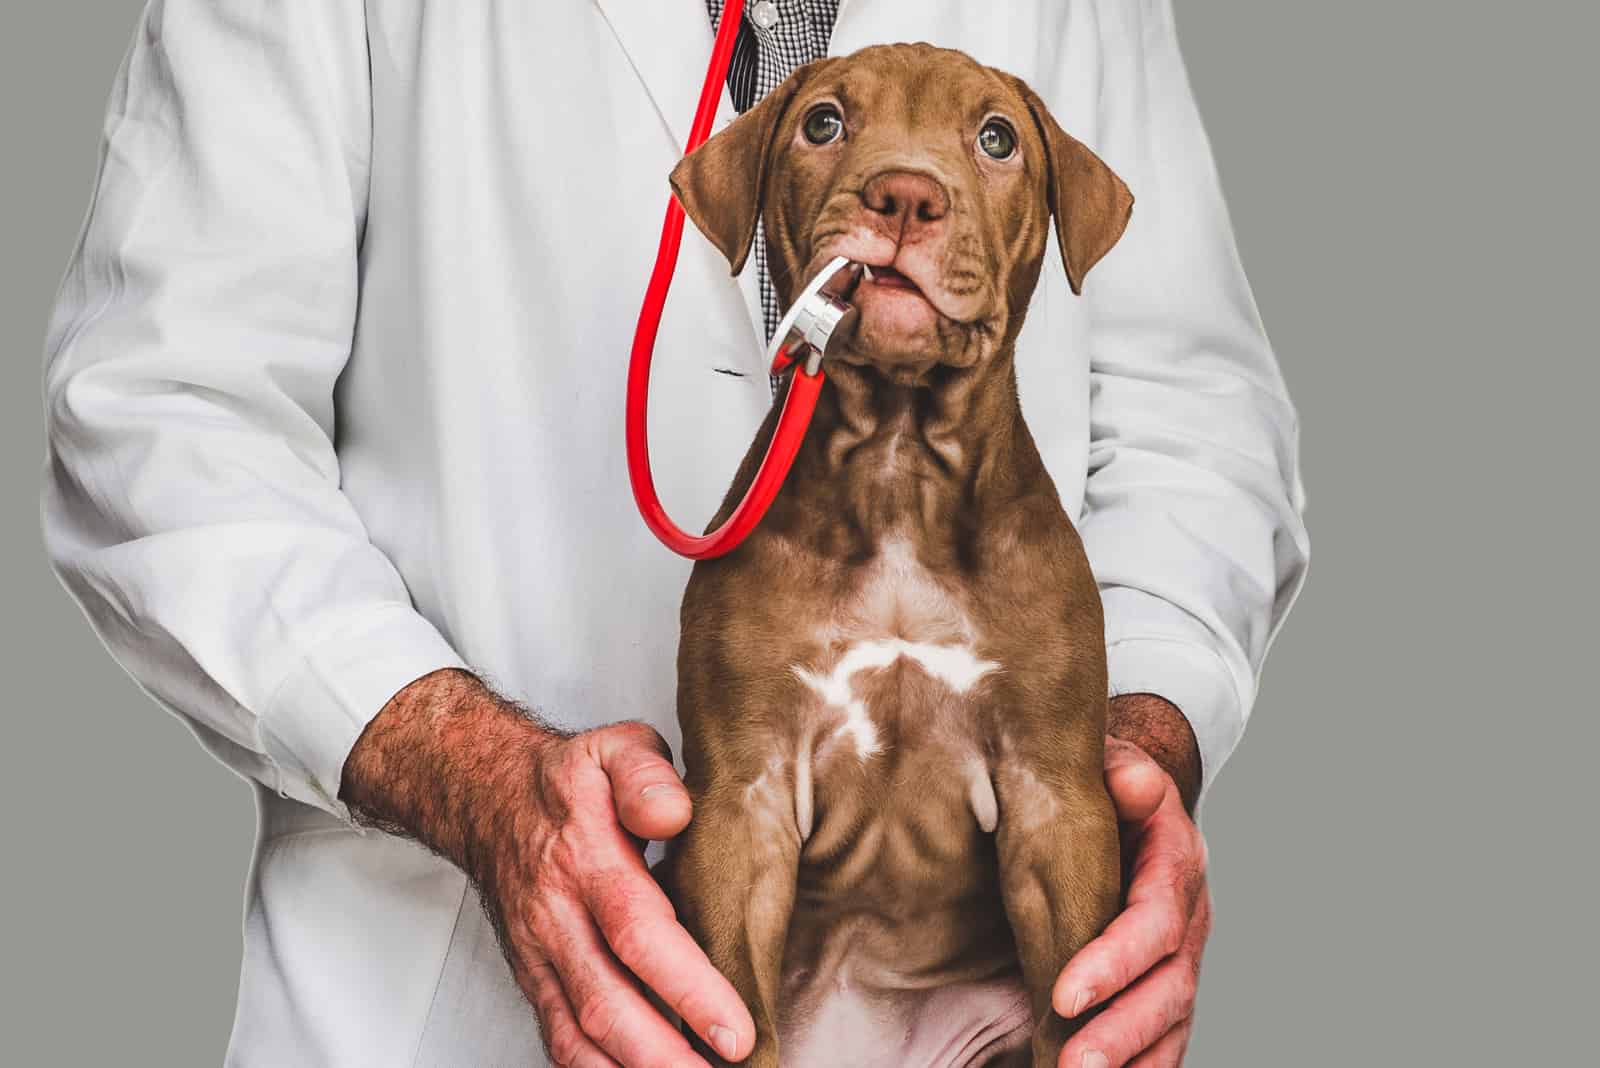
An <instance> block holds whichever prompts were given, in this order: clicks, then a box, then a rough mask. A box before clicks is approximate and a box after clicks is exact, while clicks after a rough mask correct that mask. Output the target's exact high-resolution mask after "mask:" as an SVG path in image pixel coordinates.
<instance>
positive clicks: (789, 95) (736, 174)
mask: <svg viewBox="0 0 1600 1068" xmlns="http://www.w3.org/2000/svg"><path fill="white" fill-rule="evenodd" d="M809 66H810V65H807V66H806V67H801V68H800V69H799V70H796V71H795V72H794V73H793V74H791V75H790V76H789V78H788V80H787V81H785V82H784V83H783V84H782V85H780V86H778V87H777V88H776V89H774V90H772V92H770V93H768V94H767V95H766V96H765V97H763V98H762V100H761V103H759V104H757V105H756V106H755V107H753V108H751V109H750V110H749V111H746V112H745V113H744V114H743V115H740V116H739V117H738V118H737V119H734V120H733V122H731V123H729V124H728V128H727V129H725V130H723V131H722V132H721V133H719V134H716V135H715V136H713V137H711V138H710V139H708V140H707V141H706V143H705V144H703V145H701V146H700V147H699V148H697V149H695V150H694V151H693V152H691V153H689V154H688V155H687V156H685V157H683V159H681V160H679V161H678V165H677V166H676V167H674V168H672V177H671V179H670V181H671V182H672V192H673V194H674V195H675V196H676V197H677V198H678V203H680V204H682V205H683V210H684V213H685V214H687V215H688V216H689V218H690V219H692V220H693V221H694V224H695V225H696V226H697V227H699V228H700V232H701V233H703V234H705V235H706V237H707V238H709V239H710V240H711V243H712V244H713V245H715V246H717V249H718V251H720V252H721V253H722V254H723V256H725V257H727V260H728V264H729V265H730V266H731V267H732V268H733V273H734V274H738V273H739V272H740V271H741V270H742V269H743V268H744V260H745V257H746V256H748V255H749V254H750V243H751V242H752V241H754V240H755V236H756V220H757V219H758V218H759V217H760V215H761V194H762V190H763V188H764V187H765V185H766V177H767V175H766V171H767V157H768V156H769V154H770V152H771V148H772V139H773V136H774V134H775V133H776V132H777V129H778V126H779V124H780V123H781V122H782V120H783V116H784V113H785V112H786V111H787V110H788V108H789V101H790V100H792V99H794V94H795V92H796V90H798V89H799V88H800V86H801V84H802V83H803V82H804V81H805V77H806V74H807V71H808V69H809Z"/></svg>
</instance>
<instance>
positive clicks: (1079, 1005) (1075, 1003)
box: [1067, 987, 1094, 1064]
mask: <svg viewBox="0 0 1600 1068" xmlns="http://www.w3.org/2000/svg"><path fill="white" fill-rule="evenodd" d="M1093 1000H1094V991H1093V990H1091V989H1089V988H1088V987H1085V988H1084V989H1082V990H1080V991H1078V996H1077V997H1076V998H1074V999H1073V1000H1072V1011H1071V1012H1070V1013H1068V1014H1067V1015H1069V1016H1076V1015H1078V1013H1080V1012H1082V1011H1083V1010H1084V1009H1087V1008H1088V1007H1089V1003H1090V1002H1091V1001H1093ZM1084 1063H1085V1064H1087V1063H1088V1062H1087V1061H1085V1062H1084Z"/></svg>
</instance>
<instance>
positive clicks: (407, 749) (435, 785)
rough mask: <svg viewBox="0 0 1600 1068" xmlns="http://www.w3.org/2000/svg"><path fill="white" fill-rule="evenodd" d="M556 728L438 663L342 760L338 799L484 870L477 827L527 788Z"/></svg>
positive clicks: (476, 871)
mask: <svg viewBox="0 0 1600 1068" xmlns="http://www.w3.org/2000/svg"><path fill="white" fill-rule="evenodd" d="M557 737H558V735H556V734H555V733H554V732H552V731H550V730H549V729H548V728H546V727H544V726H543V725H541V724H539V723H537V722H536V721H534V720H533V719H531V718H530V717H529V716H528V715H527V714H526V713H525V712H524V711H523V710H522V709H520V708H518V707H517V706H516V705H515V704H512V703H511V702H509V701H507V700H505V699H503V698H501V697H499V696H497V695H496V694H495V693H494V692H493V691H492V690H490V689H489V688H488V687H487V686H485V685H484V684H483V682H482V681H481V680H479V679H478V678H477V677H476V676H475V675H472V674H470V673H468V672H465V671H459V670H456V669H444V670H441V671H435V672H433V673H431V674H429V675H425V676H423V677H422V678H420V679H417V680H416V681H415V682H413V683H411V684H410V685H409V686H407V687H406V688H405V689H403V690H401V691H400V692H399V693H397V694H396V695H395V696H394V697H393V698H391V699H390V701H389V703H388V704H386V705H385V706H384V707H383V709H382V711H380V712H379V713H378V715H377V716H376V717H375V718H374V719H373V720H372V722H371V723H369V724H367V728H366V730H364V731H363V732H362V734H361V737H360V738H359V739H358V740H357V742H356V744H355V747H354V748H353V749H352V750H351V751H350V755H349V757H347V758H346V760H345V765H344V779H343V783H342V785H341V787H340V791H339V796H340V798H341V799H342V800H343V801H344V802H345V803H346V804H348V805H349V806H350V808H351V810H352V812H353V813H354V814H355V815H356V817H357V818H358V819H359V820H361V821H362V822H365V823H369V824H373V825H375V826H379V827H382V828H384V829H385V830H389V831H392V832H395V833H399V834H403V835H406V836H407V837H411V838H415V839H416V840H418V841H420V842H421V843H422V844H424V845H426V846H428V847H429V848H430V849H432V850H433V851H434V852H436V853H439V854H440V855H442V856H444V857H445V858H447V859H448V860H450V861H452V862H454V863H455V864H456V865H457V866H458V867H460V868H462V869H463V870H464V871H466V872H467V873H468V874H469V875H472V876H474V877H477V876H480V875H482V874H483V870H484V861H485V859H486V858H484V857H483V856H481V855H480V850H479V847H478V844H477V843H479V842H480V841H482V840H483V839H484V838H485V834H484V832H485V831H487V830H488V828H484V827H481V826H477V822H478V821H481V820H482V819H484V818H485V814H487V813H491V812H495V811H498V810H499V809H500V807H501V806H495V805H492V804H487V803H485V802H486V801H488V800H489V799H490V798H492V797H493V796H496V795H498V796H502V797H503V796H508V795H507V794H506V793H504V791H513V792H515V791H525V790H527V789H528V788H529V787H530V783H529V782H528V781H527V780H528V773H527V769H528V768H529V767H530V766H531V764H532V763H533V762H534V761H535V760H536V758H537V755H538V752H539V751H540V749H541V747H543V746H545V745H548V744H551V743H552V742H553V741H554V740H556V738H557Z"/></svg>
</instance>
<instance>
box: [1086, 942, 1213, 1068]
mask: <svg viewBox="0 0 1600 1068" xmlns="http://www.w3.org/2000/svg"><path fill="white" fill-rule="evenodd" d="M1195 985H1196V976H1195V968H1194V966H1193V964H1191V963H1190V962H1189V961H1188V960H1187V959H1185V958H1183V957H1173V958H1172V959H1170V960H1167V961H1165V962H1164V963H1162V964H1161V965H1159V966H1158V967H1156V968H1155V969H1154V970H1153V971H1151V972H1150V973H1149V974H1148V975H1146V976H1145V977H1144V978H1143V979H1140V980H1139V981H1138V982H1137V983H1135V984H1134V985H1133V986H1131V987H1129V988H1128V989H1127V990H1125V991H1123V992H1122V993H1121V994H1119V995H1118V996H1117V999H1116V1000H1115V1001H1113V1002H1112V1003H1111V1004H1110V1005H1108V1006H1107V1007H1106V1008H1105V1010H1104V1011H1103V1012H1101V1013H1100V1015H1098V1016H1096V1017H1095V1018H1094V1019H1093V1020H1090V1021H1089V1022H1088V1023H1087V1024H1085V1025H1084V1027H1083V1030H1081V1031H1079V1032H1078V1033H1077V1034H1076V1035H1074V1036H1072V1040H1071V1041H1070V1042H1068V1043H1067V1044H1066V1046H1065V1047H1064V1048H1063V1049H1062V1051H1061V1060H1060V1061H1059V1062H1058V1063H1059V1064H1060V1066H1061V1068H1083V1066H1088V1065H1093V1066H1095V1068H1122V1066H1124V1065H1126V1064H1128V1063H1129V1062H1130V1061H1132V1060H1133V1059H1134V1058H1135V1057H1138V1056H1139V1055H1140V1054H1142V1053H1144V1052H1146V1051H1147V1050H1148V1051H1151V1052H1154V1050H1155V1048H1157V1047H1159V1046H1160V1044H1161V1043H1162V1042H1164V1041H1165V1036H1167V1035H1168V1034H1169V1033H1170V1032H1171V1031H1173V1030H1174V1029H1175V1028H1178V1027H1180V1026H1181V1025H1183V1024H1184V1023H1185V1022H1186V1021H1188V1019H1189V1018H1190V1016H1191V1015H1193V1013H1194V997H1195ZM1095 1054H1099V1058H1096V1057H1095V1056H1094V1055H1095ZM1102 1058H1103V1059H1102ZM1154 1063H1157V1064H1162V1065H1165V1064H1168V1063H1171V1064H1176V1063H1177V1062H1176V1061H1171V1062H1168V1061H1156V1062H1154Z"/></svg>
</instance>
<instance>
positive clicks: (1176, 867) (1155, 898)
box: [1051, 793, 1204, 1016]
mask: <svg viewBox="0 0 1600 1068" xmlns="http://www.w3.org/2000/svg"><path fill="white" fill-rule="evenodd" d="M1202 863H1203V853H1202V849H1201V847H1200V836H1199V834H1198V833H1197V832H1196V831H1195V830H1194V825H1193V824H1191V823H1190V822H1189V818H1188V816H1187V815H1185V814H1184V812H1183V806H1182V804H1181V803H1180V802H1178V801H1177V800H1176V794H1175V793H1174V794H1172V795H1171V796H1169V798H1168V800H1167V801H1166V802H1164V803H1163V804H1162V808H1161V811H1160V812H1158V813H1157V814H1156V815H1155V816H1153V817H1151V819H1150V820H1148V821H1147V822H1146V824H1145V828H1144V835H1143V839H1142V841H1141V842H1140V843H1139V850H1138V854H1137V856H1136V858H1135V860H1134V868H1133V879H1132V882H1131V883H1130V884H1129V886H1128V907H1127V908H1126V909H1124V910H1123V912H1122V913H1121V914H1119V915H1118V916H1117V918H1116V919H1114V920H1112V921H1111V925H1110V926H1109V927H1107V928H1106V929H1105V931H1104V932H1103V933H1102V934H1101V935H1100V937H1099V938H1096V939H1095V940H1094V941H1092V942H1090V943H1089V944H1088V945H1087V946H1084V947H1083V948H1082V949H1081V950H1079V951H1078V952H1077V954H1075V955H1074V956H1073V958H1072V960H1070V961H1068V962H1067V966H1066V968H1064V969H1063V970H1062V972H1061V975H1060V976H1059V977H1058V978H1057V979H1056V985H1055V988H1054V990H1053V991H1052V995H1051V1003H1052V1004H1053V1005H1054V1007H1055V1010H1056V1011H1057V1012H1059V1013H1060V1014H1061V1015H1063V1016H1077V1015H1078V1014H1080V1013H1082V1012H1083V1011H1084V1010H1086V1009H1088V1008H1091V1007H1092V1006H1094V1005H1098V1004H1099V1003H1101V1002H1102V1001H1105V1000H1106V999H1107V998H1109V997H1111V995H1113V994H1115V993H1116V992H1117V991H1119V990H1122V989H1124V988H1125V987H1127V986H1128V985H1129V984H1131V983H1132V982H1133V981H1134V980H1135V979H1137V978H1139V976H1141V975H1143V974H1144V973H1145V972H1147V971H1149V970H1150V969H1151V968H1152V967H1154V966H1155V965H1156V964H1157V963H1158V962H1160V961H1162V960H1164V959H1165V958H1167V957H1170V956H1171V955H1172V954H1174V953H1176V952H1177V951H1178V949H1179V947H1180V946H1181V945H1182V944H1183V938H1184V935H1185V934H1186V933H1187V931H1188V929H1189V924H1190V920H1191V918H1192V917H1193V915H1194V912H1195V905H1196V902H1197V901H1198V899H1199V895H1200V891H1201V889H1202V888H1203V886H1204V877H1203V876H1204V869H1203V868H1202V867H1201V864H1202Z"/></svg>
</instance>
